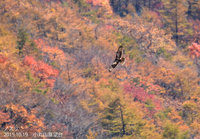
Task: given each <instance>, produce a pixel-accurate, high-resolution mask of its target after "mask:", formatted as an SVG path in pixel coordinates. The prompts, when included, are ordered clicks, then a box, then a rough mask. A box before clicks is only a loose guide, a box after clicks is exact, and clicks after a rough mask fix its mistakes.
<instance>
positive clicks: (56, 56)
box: [35, 39, 66, 66]
mask: <svg viewBox="0 0 200 139" xmlns="http://www.w3.org/2000/svg"><path fill="white" fill-rule="evenodd" d="M35 43H36V44H37V47H38V48H39V49H41V50H42V52H43V53H42V55H43V56H44V55H45V54H47V56H48V57H49V59H50V60H51V61H54V62H56V63H58V64H59V65H62V66H63V65H65V64H66V63H65V60H66V56H65V54H64V52H63V51H62V50H61V49H59V48H58V47H50V46H48V45H47V44H46V43H45V42H44V41H43V40H42V39H38V40H35Z"/></svg>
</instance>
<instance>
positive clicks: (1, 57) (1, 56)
mask: <svg viewBox="0 0 200 139" xmlns="http://www.w3.org/2000/svg"><path fill="white" fill-rule="evenodd" d="M6 60H7V58H6V57H4V56H3V55H1V54H0V63H4V62H5V61H6Z"/></svg>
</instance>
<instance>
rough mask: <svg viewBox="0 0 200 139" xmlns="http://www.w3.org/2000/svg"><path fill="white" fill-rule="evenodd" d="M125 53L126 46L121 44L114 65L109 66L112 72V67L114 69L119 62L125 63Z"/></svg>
mask: <svg viewBox="0 0 200 139" xmlns="http://www.w3.org/2000/svg"><path fill="white" fill-rule="evenodd" d="M123 54H124V48H123V46H122V45H120V46H119V48H118V50H117V52H116V57H115V60H114V61H113V63H112V65H111V66H110V68H109V72H111V71H112V69H114V68H115V67H116V66H117V65H118V64H119V63H122V65H123V64H124V63H125V57H123Z"/></svg>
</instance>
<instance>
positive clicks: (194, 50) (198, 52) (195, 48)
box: [188, 43, 200, 59]
mask: <svg viewBox="0 0 200 139" xmlns="http://www.w3.org/2000/svg"><path fill="white" fill-rule="evenodd" d="M188 48H189V50H190V56H191V57H192V58H193V59H194V58H199V57H200V45H199V44H197V43H193V44H192V45H191V46H189V47H188Z"/></svg>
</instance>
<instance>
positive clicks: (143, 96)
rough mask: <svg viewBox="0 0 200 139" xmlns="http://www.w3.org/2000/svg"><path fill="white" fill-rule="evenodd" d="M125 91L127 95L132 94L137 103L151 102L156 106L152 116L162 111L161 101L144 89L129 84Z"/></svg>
mask: <svg viewBox="0 0 200 139" xmlns="http://www.w3.org/2000/svg"><path fill="white" fill-rule="evenodd" d="M124 90H125V92H126V93H128V94H131V95H132V96H133V98H134V100H136V101H140V102H142V103H145V102H147V100H151V101H152V102H153V104H154V106H155V107H154V109H153V110H151V113H152V114H153V113H155V112H156V111H157V110H160V109H161V102H160V100H159V99H156V98H155V95H154V94H149V93H148V92H146V91H145V89H144V88H142V87H138V86H136V85H135V84H131V83H127V84H125V85H124Z"/></svg>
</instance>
